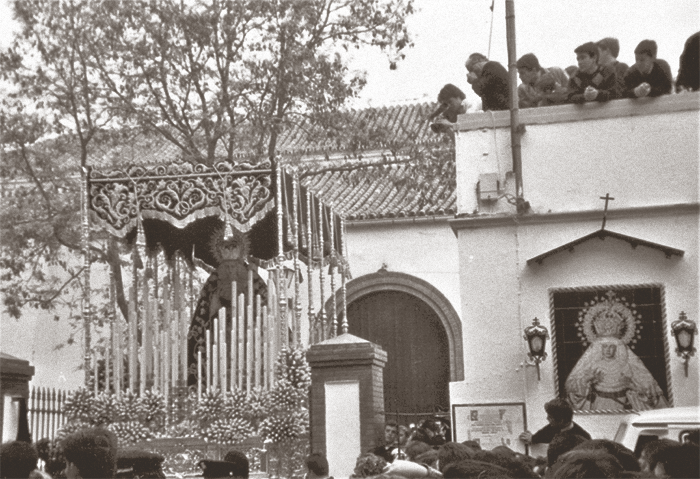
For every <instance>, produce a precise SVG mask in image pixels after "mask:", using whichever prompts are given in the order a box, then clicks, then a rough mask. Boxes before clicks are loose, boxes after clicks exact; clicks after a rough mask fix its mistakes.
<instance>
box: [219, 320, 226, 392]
mask: <svg viewBox="0 0 700 479" xmlns="http://www.w3.org/2000/svg"><path fill="white" fill-rule="evenodd" d="M226 349H227V348H226V308H221V309H219V375H220V379H219V384H220V385H221V391H222V392H224V391H226Z"/></svg>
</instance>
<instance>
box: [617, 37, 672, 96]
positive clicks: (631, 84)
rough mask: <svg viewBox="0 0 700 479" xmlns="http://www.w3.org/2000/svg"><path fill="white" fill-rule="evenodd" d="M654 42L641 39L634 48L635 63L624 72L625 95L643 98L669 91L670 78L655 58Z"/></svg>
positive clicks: (655, 48) (664, 93) (670, 86)
mask: <svg viewBox="0 0 700 479" xmlns="http://www.w3.org/2000/svg"><path fill="white" fill-rule="evenodd" d="M656 51H657V47H656V42H655V41H654V40H642V41H641V42H639V45H637V48H635V49H634V59H635V64H634V65H632V66H631V67H630V69H629V70H627V73H626V74H625V96H626V97H627V98H643V97H645V96H651V97H654V96H661V95H666V94H668V93H671V88H672V85H671V78H669V75H668V73H667V72H666V71H665V69H664V68H663V67H662V66H661V64H660V62H661V60H657V59H656Z"/></svg>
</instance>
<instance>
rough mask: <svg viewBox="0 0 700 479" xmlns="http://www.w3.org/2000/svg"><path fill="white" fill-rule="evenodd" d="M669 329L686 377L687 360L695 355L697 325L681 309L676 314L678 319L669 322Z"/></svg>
mask: <svg viewBox="0 0 700 479" xmlns="http://www.w3.org/2000/svg"><path fill="white" fill-rule="evenodd" d="M671 331H673V335H674V336H675V337H676V346H677V347H676V354H678V356H680V357H682V358H683V360H684V362H683V367H684V369H685V377H688V361H689V360H690V357H691V356H695V346H694V345H693V344H694V342H695V335H696V334H697V332H698V326H697V325H696V324H695V321H692V320H690V319H688V317H687V316H686V314H685V312H683V311H681V314H679V315H678V321H674V322H673V323H671Z"/></svg>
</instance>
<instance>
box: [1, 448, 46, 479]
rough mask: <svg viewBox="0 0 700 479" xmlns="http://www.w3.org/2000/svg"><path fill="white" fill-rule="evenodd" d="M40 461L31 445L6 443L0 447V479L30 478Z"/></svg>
mask: <svg viewBox="0 0 700 479" xmlns="http://www.w3.org/2000/svg"><path fill="white" fill-rule="evenodd" d="M38 460H39V455H38V454H37V452H36V449H35V448H34V446H32V445H31V444H30V443H28V442H24V441H12V442H6V443H4V444H2V445H1V446H0V478H2V479H18V478H22V479H23V478H28V477H29V474H30V473H31V472H32V471H33V470H34V469H36V465H37V461H38Z"/></svg>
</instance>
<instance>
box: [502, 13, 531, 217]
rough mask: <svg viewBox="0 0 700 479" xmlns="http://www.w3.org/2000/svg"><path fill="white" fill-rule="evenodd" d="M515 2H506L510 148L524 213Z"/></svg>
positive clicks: (519, 203)
mask: <svg viewBox="0 0 700 479" xmlns="http://www.w3.org/2000/svg"><path fill="white" fill-rule="evenodd" d="M513 3H514V0H506V40H507V44H508V77H509V78H508V83H509V87H510V147H511V151H512V152H513V173H514V174H515V199H516V208H517V211H518V213H524V212H526V211H527V210H528V208H529V205H528V204H527V202H526V201H525V199H524V198H523V164H522V157H521V148H520V137H521V135H522V134H523V132H524V131H525V128H524V126H522V125H520V119H519V116H518V68H517V61H518V58H517V56H516V54H515V9H514V6H513Z"/></svg>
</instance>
